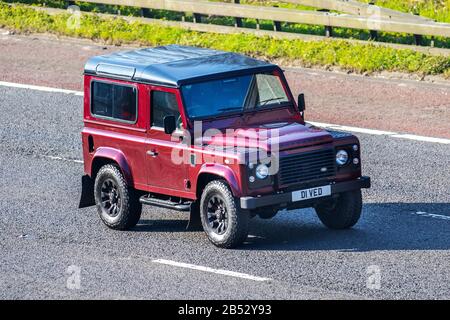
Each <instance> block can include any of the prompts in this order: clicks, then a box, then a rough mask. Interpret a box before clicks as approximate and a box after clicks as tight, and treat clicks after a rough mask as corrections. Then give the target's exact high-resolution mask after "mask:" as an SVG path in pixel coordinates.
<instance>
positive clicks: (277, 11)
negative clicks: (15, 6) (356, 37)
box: [83, 0, 450, 40]
mask: <svg viewBox="0 0 450 320" xmlns="http://www.w3.org/2000/svg"><path fill="white" fill-rule="evenodd" d="M83 1H85V2H90V3H98V4H107V5H120V6H130V7H139V8H145V9H161V10H169V11H178V12H191V13H194V14H195V15H196V16H197V19H196V20H199V19H198V17H199V15H213V16H224V17H234V18H241V19H242V18H252V19H259V20H272V21H274V22H279V21H283V22H290V23H299V24H308V25H322V26H325V27H328V28H332V27H342V28H350V29H361V30H372V31H384V32H394V33H406V34H414V35H417V36H418V37H419V36H422V35H428V36H437V37H446V38H448V37H450V24H445V23H436V22H433V21H428V20H426V19H423V18H421V17H414V16H413V15H409V14H403V13H400V12H396V11H393V12H396V15H395V16H394V14H389V12H391V11H392V10H388V9H386V10H387V11H386V10H384V9H383V10H379V11H373V8H372V11H368V8H369V7H370V6H367V5H364V4H362V6H359V5H358V4H355V1H350V0H349V1H339V0H335V1H327V0H290V1H287V2H295V3H301V4H308V5H314V6H317V7H327V8H330V9H339V10H345V11H350V12H353V13H356V11H355V10H359V11H358V12H359V15H355V14H336V13H330V12H320V11H308V10H295V9H287V8H276V7H262V6H254V5H244V4H239V3H224V2H209V1H203V0H200V1H194V0H83ZM285 2H286V1H285ZM339 5H340V6H339ZM373 7H376V6H373ZM377 8H379V7H377ZM369 14H370V15H369ZM330 34H331V32H330ZM418 40H420V39H418Z"/></svg>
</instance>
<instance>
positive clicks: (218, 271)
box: [152, 259, 272, 281]
mask: <svg viewBox="0 0 450 320" xmlns="http://www.w3.org/2000/svg"><path fill="white" fill-rule="evenodd" d="M152 262H154V263H160V264H165V265H169V266H174V267H180V268H186V269H192V270H197V271H204V272H210V273H215V274H221V275H224V276H230V277H236V278H241V279H247V280H254V281H270V280H272V279H270V278H262V277H257V276H252V275H250V274H246V273H240V272H234V271H228V270H221V269H213V268H209V267H203V266H197V265H195V264H189V263H182V262H176V261H172V260H165V259H156V260H152Z"/></svg>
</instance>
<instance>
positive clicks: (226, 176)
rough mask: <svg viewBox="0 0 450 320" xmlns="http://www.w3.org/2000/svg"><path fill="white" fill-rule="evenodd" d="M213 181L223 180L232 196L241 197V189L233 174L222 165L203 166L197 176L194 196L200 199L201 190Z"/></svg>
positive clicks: (228, 168)
mask: <svg viewBox="0 0 450 320" xmlns="http://www.w3.org/2000/svg"><path fill="white" fill-rule="evenodd" d="M213 180H225V181H226V182H227V183H228V186H229V187H230V189H231V192H232V193H233V196H235V197H240V196H242V189H241V187H240V185H239V182H238V179H237V178H236V175H235V173H234V172H233V170H232V169H231V168H230V167H227V166H224V165H218V164H215V165H212V166H209V165H208V166H207V165H204V166H203V167H202V168H201V169H200V171H199V173H198V176H197V185H196V190H195V191H196V196H197V199H200V197H201V194H202V191H203V189H204V188H205V187H206V185H207V184H208V183H209V182H211V181H213Z"/></svg>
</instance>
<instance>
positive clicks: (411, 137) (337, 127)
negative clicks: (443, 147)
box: [306, 121, 450, 144]
mask: <svg viewBox="0 0 450 320" xmlns="http://www.w3.org/2000/svg"><path fill="white" fill-rule="evenodd" d="M306 122H307V123H310V124H312V125H313V126H317V127H322V128H327V129H335V130H342V131H349V132H358V133H365V134H371V135H378V136H388V137H392V138H400V139H408V140H415V141H423V142H432V143H442V144H450V139H445V138H434V137H425V136H418V135H415V134H401V133H397V132H393V131H383V130H375V129H366V128H358V127H349V126H341V125H338V124H331V123H323V122H315V121H306Z"/></svg>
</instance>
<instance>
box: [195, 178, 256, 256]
mask: <svg viewBox="0 0 450 320" xmlns="http://www.w3.org/2000/svg"><path fill="white" fill-rule="evenodd" d="M200 217H201V221H202V226H203V230H205V232H206V234H207V235H208V238H209V240H210V241H211V242H212V243H213V244H214V245H216V246H218V247H221V248H234V247H236V246H238V245H240V244H241V243H242V242H244V241H245V239H246V238H247V235H248V226H249V220H250V216H249V214H248V212H246V211H242V210H239V209H238V206H237V205H236V202H235V199H234V197H233V194H232V193H231V190H230V188H229V187H228V185H227V183H226V182H224V181H222V180H215V181H212V182H210V183H208V184H207V185H206V187H205V189H204V190H203V193H202V197H201V200H200Z"/></svg>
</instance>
